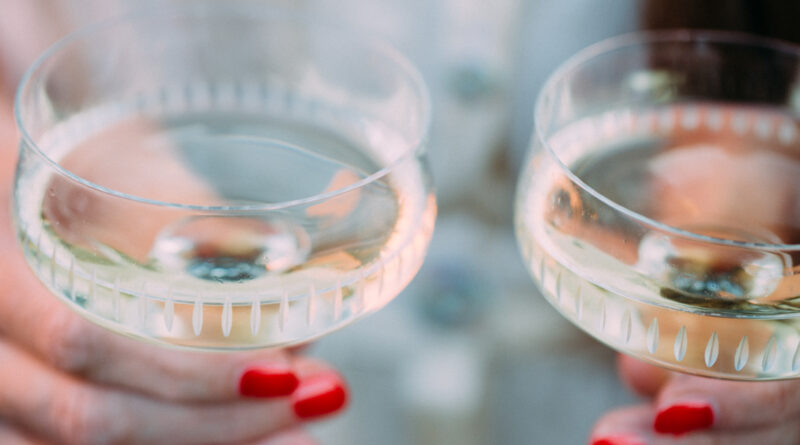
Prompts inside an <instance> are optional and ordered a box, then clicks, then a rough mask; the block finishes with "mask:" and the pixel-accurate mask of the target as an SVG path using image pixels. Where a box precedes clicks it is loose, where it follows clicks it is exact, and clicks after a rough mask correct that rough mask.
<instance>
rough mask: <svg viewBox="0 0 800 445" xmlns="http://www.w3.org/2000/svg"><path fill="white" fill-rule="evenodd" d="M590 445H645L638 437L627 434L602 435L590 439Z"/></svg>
mask: <svg viewBox="0 0 800 445" xmlns="http://www.w3.org/2000/svg"><path fill="white" fill-rule="evenodd" d="M592 445H645V444H644V442H643V441H641V440H640V439H639V438H638V437H635V436H630V435H627V434H613V435H610V436H603V437H600V438H597V439H595V440H593V441H592Z"/></svg>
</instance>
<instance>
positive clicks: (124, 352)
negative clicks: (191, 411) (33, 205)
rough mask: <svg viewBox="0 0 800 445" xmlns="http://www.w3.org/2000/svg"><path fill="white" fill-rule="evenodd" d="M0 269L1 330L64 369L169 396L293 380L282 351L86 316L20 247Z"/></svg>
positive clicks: (283, 390)
mask: <svg viewBox="0 0 800 445" xmlns="http://www.w3.org/2000/svg"><path fill="white" fill-rule="evenodd" d="M4 208H5V206H0V213H3V209H4ZM0 217H2V216H0ZM0 230H2V233H0V247H2V248H4V249H5V248H7V249H9V251H11V252H13V251H14V247H15V246H14V245H13V242H11V241H9V239H10V235H9V234H8V233H6V231H7V230H9V229H8V228H2V229H0ZM0 269H2V270H3V271H4V274H3V275H2V276H0V295H2V296H3V297H4V298H0V320H2V323H0V333H2V335H4V336H6V337H7V338H9V339H11V340H12V341H13V342H14V343H16V344H20V345H23V346H24V347H25V348H26V349H28V350H30V351H33V352H35V353H36V355H38V356H39V357H41V358H42V359H43V360H44V361H45V362H47V363H49V364H52V365H54V366H56V367H57V368H59V369H61V370H64V371H66V372H70V373H76V374H79V375H82V376H84V377H86V378H87V379H90V380H94V381H97V382H101V383H105V384H109V385H113V386H120V387H125V388H130V389H133V390H136V391H140V392H143V393H146V394H152V395H156V396H159V397H163V398H167V399H171V400H223V399H231V398H235V397H241V396H255V397H276V396H285V395H288V394H290V393H291V392H292V391H293V390H294V389H295V387H296V386H297V377H296V372H295V370H294V366H295V362H297V361H302V359H300V358H292V357H290V356H289V354H287V353H285V352H283V351H280V350H270V351H252V352H241V353H232V354H213V353H200V352H189V351H175V350H169V349H165V348H156V347H153V346H151V345H147V344H144V343H141V342H137V341H134V340H131V339H129V338H127V337H123V336H120V335H113V334H111V333H109V332H108V331H106V330H105V329H103V328H100V327H98V326H95V325H93V324H91V323H89V322H87V321H85V320H83V319H82V318H81V317H79V316H78V315H76V314H75V313H73V312H72V311H71V310H70V309H69V308H67V307H66V306H65V305H63V304H61V303H60V302H59V301H58V300H56V298H55V297H53V296H52V295H50V294H49V293H48V291H47V290H46V289H45V288H44V286H43V285H42V284H40V283H39V282H38V281H37V280H36V279H35V278H34V277H33V275H32V273H31V272H30V271H29V270H28V268H27V266H26V265H25V264H24V262H23V260H22V259H21V257H20V256H19V255H15V254H8V255H3V256H2V257H0Z"/></svg>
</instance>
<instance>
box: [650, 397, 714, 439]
mask: <svg viewBox="0 0 800 445" xmlns="http://www.w3.org/2000/svg"><path fill="white" fill-rule="evenodd" d="M714 417H715V415H714V408H713V407H712V405H711V404H710V403H708V402H705V401H688V400H685V401H681V402H676V403H673V404H671V405H669V406H667V407H665V408H662V409H661V410H659V411H658V413H657V414H656V417H655V419H654V421H653V430H654V431H655V432H657V433H660V434H672V435H676V436H680V435H683V434H686V433H689V432H692V431H700V430H705V429H708V428H710V427H711V425H713V424H714Z"/></svg>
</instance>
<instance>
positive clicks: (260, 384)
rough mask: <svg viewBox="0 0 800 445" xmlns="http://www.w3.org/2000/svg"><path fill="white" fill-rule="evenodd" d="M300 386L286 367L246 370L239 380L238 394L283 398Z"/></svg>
mask: <svg viewBox="0 0 800 445" xmlns="http://www.w3.org/2000/svg"><path fill="white" fill-rule="evenodd" d="M299 384H300V380H299V379H298V378H297V375H296V374H295V372H294V371H293V370H292V369H291V368H290V367H289V366H288V365H280V364H277V365H268V366H263V365H262V366H255V367H251V368H248V369H247V370H245V372H244V373H242V376H241V377H240V378H239V394H240V395H242V396H244V397H258V398H269V397H283V396H288V395H290V394H292V393H293V392H294V391H295V389H297V387H298V386H299Z"/></svg>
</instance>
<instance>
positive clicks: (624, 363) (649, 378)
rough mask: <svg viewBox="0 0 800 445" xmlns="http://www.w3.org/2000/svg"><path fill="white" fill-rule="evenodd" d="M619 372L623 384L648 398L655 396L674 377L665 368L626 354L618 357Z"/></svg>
mask: <svg viewBox="0 0 800 445" xmlns="http://www.w3.org/2000/svg"><path fill="white" fill-rule="evenodd" d="M617 370H618V372H619V375H620V379H622V381H623V382H625V383H626V384H627V385H628V386H629V387H630V388H631V389H632V390H634V391H636V393H638V394H640V395H643V396H646V397H653V396H655V395H656V394H657V393H658V391H659V390H660V389H661V387H662V386H664V384H666V382H667V381H669V379H670V377H671V376H672V373H671V372H670V371H667V370H666V369H664V368H659V367H657V366H653V365H650V364H647V363H645V362H643V361H641V360H638V359H636V358H633V357H631V356H628V355H624V354H619V355H618V356H617Z"/></svg>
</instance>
